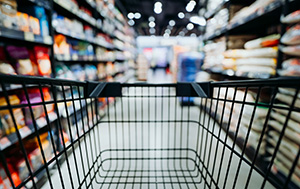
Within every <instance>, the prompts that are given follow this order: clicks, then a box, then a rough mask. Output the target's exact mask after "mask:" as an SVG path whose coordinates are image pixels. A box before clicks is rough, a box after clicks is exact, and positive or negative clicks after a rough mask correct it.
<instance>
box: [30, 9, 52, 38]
mask: <svg viewBox="0 0 300 189" xmlns="http://www.w3.org/2000/svg"><path fill="white" fill-rule="evenodd" d="M26 10H27V11H28V12H27V13H30V14H32V15H33V16H34V17H36V18H37V19H38V20H39V28H40V34H41V35H42V36H49V24H48V20H47V16H46V15H47V14H46V11H45V9H44V8H43V7H39V6H29V7H26Z"/></svg>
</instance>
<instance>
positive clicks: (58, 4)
mask: <svg viewBox="0 0 300 189" xmlns="http://www.w3.org/2000/svg"><path fill="white" fill-rule="evenodd" d="M53 5H54V9H55V10H56V11H57V12H58V13H60V14H64V15H68V18H72V17H73V18H76V19H78V20H80V21H82V22H84V23H85V24H88V25H90V26H92V27H94V28H96V29H99V30H101V29H100V28H99V27H98V26H97V24H96V22H95V23H93V22H92V21H91V20H89V18H85V17H83V16H81V15H80V14H79V11H77V10H76V9H72V10H71V9H70V8H69V7H65V6H64V4H62V3H61V1H58V0H54V1H53Z"/></svg>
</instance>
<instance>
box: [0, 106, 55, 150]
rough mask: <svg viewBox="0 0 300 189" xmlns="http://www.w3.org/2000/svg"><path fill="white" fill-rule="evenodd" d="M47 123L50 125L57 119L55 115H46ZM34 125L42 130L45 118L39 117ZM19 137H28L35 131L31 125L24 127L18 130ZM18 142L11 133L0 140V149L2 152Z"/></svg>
mask: <svg viewBox="0 0 300 189" xmlns="http://www.w3.org/2000/svg"><path fill="white" fill-rule="evenodd" d="M48 117H49V121H50V123H52V122H53V121H55V120H56V119H57V114H56V113H54V112H51V113H48ZM36 124H37V127H38V128H39V129H42V128H44V127H45V126H47V120H46V118H45V117H40V118H38V119H36ZM19 132H20V135H21V137H22V139H24V138H26V137H28V136H29V135H31V134H33V133H35V129H34V126H33V125H29V126H24V127H22V128H21V129H19ZM17 142H18V137H17V134H16V133H12V134H10V135H8V136H4V137H2V138H1V139H0V149H1V150H4V149H6V148H8V147H10V146H12V145H13V144H16V143H17Z"/></svg>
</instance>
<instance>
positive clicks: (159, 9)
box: [154, 7, 162, 14]
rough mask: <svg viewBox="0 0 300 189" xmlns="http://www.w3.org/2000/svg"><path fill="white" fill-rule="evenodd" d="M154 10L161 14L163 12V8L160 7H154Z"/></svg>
mask: <svg viewBox="0 0 300 189" xmlns="http://www.w3.org/2000/svg"><path fill="white" fill-rule="evenodd" d="M154 12H155V13H156V14H160V13H161V12H162V8H160V7H158V8H154Z"/></svg>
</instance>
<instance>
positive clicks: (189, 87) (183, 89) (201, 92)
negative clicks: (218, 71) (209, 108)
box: [176, 82, 212, 98]
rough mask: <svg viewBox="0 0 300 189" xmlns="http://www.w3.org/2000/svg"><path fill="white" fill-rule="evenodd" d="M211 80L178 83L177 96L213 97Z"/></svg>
mask: <svg viewBox="0 0 300 189" xmlns="http://www.w3.org/2000/svg"><path fill="white" fill-rule="evenodd" d="M211 93H212V91H211V87H210V82H203V83H178V84H177V87H176V96H180V97H201V98H210V97H211Z"/></svg>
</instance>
